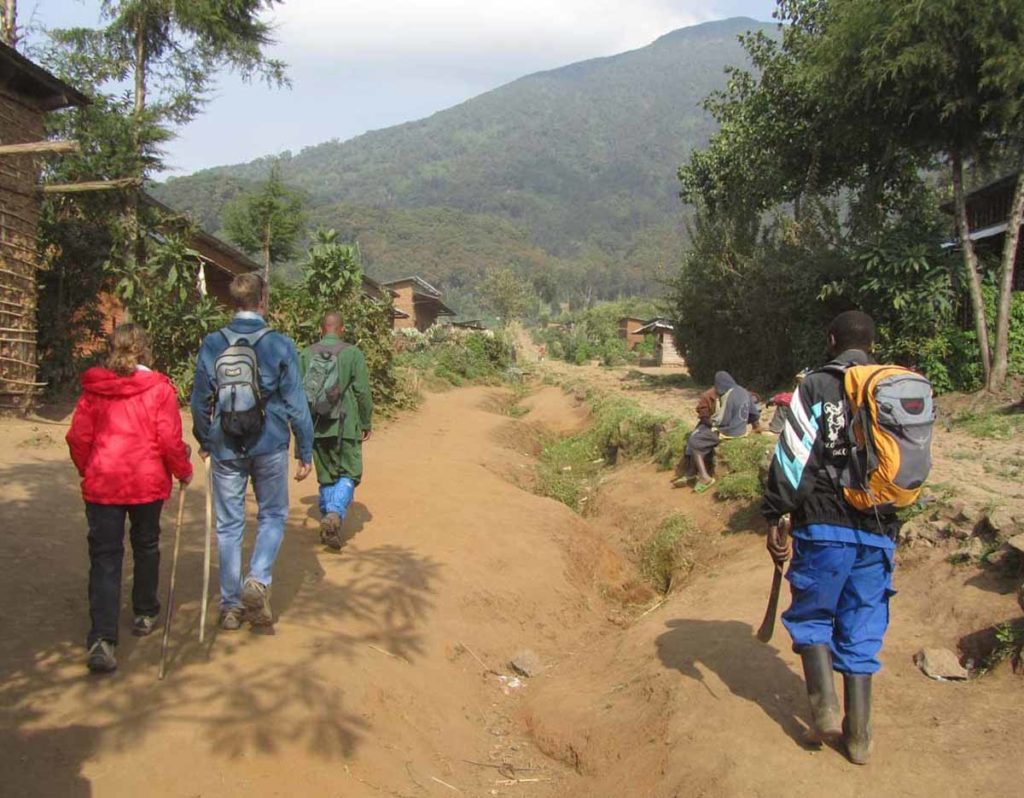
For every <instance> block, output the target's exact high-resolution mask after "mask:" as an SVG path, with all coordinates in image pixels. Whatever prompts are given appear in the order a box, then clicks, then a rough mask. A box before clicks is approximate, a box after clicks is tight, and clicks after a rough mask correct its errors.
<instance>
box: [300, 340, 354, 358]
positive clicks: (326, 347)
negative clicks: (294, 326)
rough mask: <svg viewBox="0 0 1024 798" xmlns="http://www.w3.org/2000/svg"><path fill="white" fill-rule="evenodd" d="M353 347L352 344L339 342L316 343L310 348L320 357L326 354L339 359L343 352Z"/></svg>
mask: <svg viewBox="0 0 1024 798" xmlns="http://www.w3.org/2000/svg"><path fill="white" fill-rule="evenodd" d="M351 345H352V344H348V343H345V342H344V341H339V342H338V343H336V344H324V343H316V344H313V345H312V346H311V347H310V349H312V350H313V352H314V353H316V354H318V355H319V354H325V355H334V356H335V357H337V356H338V355H340V354H341V353H342V352H344V351H345V350H346V349H348V348H349V347H350V346H351Z"/></svg>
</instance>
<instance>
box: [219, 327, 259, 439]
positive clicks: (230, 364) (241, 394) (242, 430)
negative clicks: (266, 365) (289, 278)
mask: <svg viewBox="0 0 1024 798" xmlns="http://www.w3.org/2000/svg"><path fill="white" fill-rule="evenodd" d="M269 332H270V328H269V327H264V328H263V329H262V330H257V331H256V332H253V333H237V332H235V331H234V330H230V329H227V328H225V329H223V330H221V331H220V333H221V335H223V336H224V338H225V339H226V340H227V342H228V348H227V349H225V350H224V351H223V352H221V353H220V354H219V355H218V356H217V359H216V360H215V361H214V364H213V375H214V376H213V380H214V385H215V386H216V389H217V395H216V407H217V411H218V414H219V415H220V428H221V430H222V431H223V432H224V435H225V437H227V438H228V440H229V441H232V442H233V443H235V444H236V445H237V446H239V447H241V448H242V449H245V448H246V446H247V445H248V443H250V442H251V441H253V440H255V439H256V438H258V437H259V435H260V433H261V432H262V431H263V397H262V396H261V395H260V367H259V360H258V359H257V357H256V345H257V344H258V343H259V342H260V340H261V339H262V338H263V336H265V335H266V334H267V333H269Z"/></svg>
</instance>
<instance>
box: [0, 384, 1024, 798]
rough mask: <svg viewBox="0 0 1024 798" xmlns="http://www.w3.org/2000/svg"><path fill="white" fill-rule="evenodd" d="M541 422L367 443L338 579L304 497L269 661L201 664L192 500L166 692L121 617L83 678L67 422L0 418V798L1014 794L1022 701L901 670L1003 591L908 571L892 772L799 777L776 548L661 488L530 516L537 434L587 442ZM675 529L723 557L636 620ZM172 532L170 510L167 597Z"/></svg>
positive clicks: (260, 640)
mask: <svg viewBox="0 0 1024 798" xmlns="http://www.w3.org/2000/svg"><path fill="white" fill-rule="evenodd" d="M654 387H656V388H657V387H663V386H658V385H655V386H654ZM691 400H692V396H690V395H686V396H683V397H682V398H681V401H683V402H684V403H685V404H686V405H687V406H688V405H690V404H692V401H691ZM658 401H664V397H661V398H659V400H658ZM524 405H525V406H527V407H529V408H530V412H529V413H528V414H527V415H526V416H525V417H524V418H523V419H522V420H518V421H516V420H513V419H511V418H509V417H507V416H503V415H501V414H500V413H498V412H496V411H497V410H498V409H499V408H501V407H502V406H503V403H502V401H501V398H500V395H499V392H497V391H496V390H495V389H487V388H467V389H460V390H457V391H452V392H449V393H446V394H441V395H436V396H431V397H429V398H428V400H427V402H426V404H425V405H424V407H423V408H422V409H421V410H420V411H419V412H417V413H415V414H412V415H410V416H408V417H405V418H402V419H400V420H399V421H398V422H397V423H395V424H393V425H391V426H390V427H388V428H387V429H384V430H382V431H380V432H378V433H377V435H376V436H375V437H374V439H373V440H372V442H371V443H370V444H368V446H367V449H366V460H367V481H366V483H365V485H364V486H362V487H361V488H360V490H359V491H358V493H357V495H356V505H355V506H354V509H353V513H352V515H351V517H350V519H349V521H348V524H347V527H346V529H347V533H348V535H349V541H348V543H347V545H346V546H345V548H344V550H343V551H342V552H341V553H340V554H335V553H331V552H328V551H326V550H324V549H323V548H322V547H321V546H320V545H318V544H317V542H316V534H315V529H316V519H315V499H314V492H315V485H314V484H312V483H303V484H301V485H297V486H296V487H295V488H294V489H293V497H292V514H291V516H290V518H289V526H288V534H287V537H286V540H285V544H284V547H283V550H282V553H281V556H280V559H279V561H278V567H277V570H276V573H275V582H274V592H273V602H274V609H275V611H276V612H277V613H278V614H279V621H278V623H277V625H276V629H275V632H276V633H275V634H274V635H273V636H266V635H255V634H252V633H250V632H249V631H244V632H241V633H233V634H232V633H221V632H217V631H214V633H213V634H212V635H211V636H210V638H209V639H208V640H207V643H206V644H205V645H204V646H200V645H199V643H198V641H197V638H196V630H197V625H198V606H199V592H200V585H201V563H202V529H203V522H202V513H203V496H202V488H201V486H200V485H198V484H197V486H196V487H195V488H193V489H190V491H189V493H188V496H187V513H186V519H185V525H184V529H183V536H184V537H183V540H184V544H183V555H182V561H181V566H180V570H179V575H178V603H177V615H176V617H175V621H174V625H173V632H172V636H171V661H170V672H169V675H168V677H167V679H166V680H165V681H163V682H158V681H157V680H156V669H157V662H158V659H159V648H160V641H159V636H158V635H154V636H153V637H150V638H146V639H143V640H136V639H134V638H131V637H130V636H129V635H128V634H127V624H128V622H129V616H128V611H127V610H125V612H124V616H123V617H124V627H125V635H124V637H123V638H122V645H121V646H120V647H119V651H118V656H119V659H120V661H121V668H120V670H119V671H118V673H117V674H116V675H115V676H113V677H109V678H96V677H90V676H89V675H87V673H86V672H85V669H84V667H83V665H82V659H83V657H84V648H83V646H82V642H83V638H84V635H85V631H86V623H87V608H86V602H85V588H86V566H87V557H86V546H85V531H84V515H83V511H82V504H81V499H80V496H79V493H78V487H77V479H76V475H75V474H74V471H73V468H72V467H71V465H70V464H69V462H68V459H67V455H66V450H65V448H64V446H63V443H62V437H63V434H64V431H65V429H66V420H64V419H54V420H53V421H52V423H46V424H44V423H40V422H28V421H9V420H5V421H2V422H0V491H2V501H0V529H2V530H3V534H2V536H0V608H2V611H0V629H2V630H3V634H2V635H0V773H2V774H3V777H2V779H0V794H2V795H11V796H103V797H104V798H105V797H106V796H135V795H151V796H161V797H162V796H214V795H216V796H233V795H246V796H253V795H258V796H264V795H266V796H274V795H280V796H291V795H304V796H341V795H344V796H364V795H366V796H375V795H396V796H433V795H437V796H442V795H458V794H463V795H473V796H488V795H523V796H530V797H531V798H534V797H537V798H548V796H590V795H594V796H605V795H606V796H718V795H721V796H747V795H763V796H772V795H784V794H786V795H797V796H800V795H807V796H810V795H819V794H833V795H837V796H859V795H883V794H884V795H914V796H917V795H920V796H925V795H931V796H934V795H981V794H990V793H995V794H1001V795H1015V794H1020V767H1019V765H1020V762H1021V761H1024V735H1021V731H1022V728H1024V726H1022V723H1021V720H1020V711H1019V707H1020V681H1019V678H1018V677H1014V676H1012V675H1010V674H1006V673H1001V674H997V675H996V676H994V677H990V678H987V679H985V680H983V681H980V682H976V683H970V684H951V683H937V682H931V681H928V680H927V679H925V678H924V677H923V676H921V675H920V674H919V673H918V672H917V671H916V669H915V668H914V667H913V665H912V663H911V662H910V658H911V656H912V654H913V652H914V651H915V650H916V649H917V648H919V647H920V646H921V645H923V644H928V645H933V644H939V645H954V644H955V643H956V641H957V640H958V639H959V637H960V636H961V635H963V634H967V633H969V632H971V631H974V630H976V629H980V628H983V627H984V626H987V625H990V624H992V623H994V622H997V621H1002V620H1005V619H1007V618H1010V617H1017V616H1019V614H1020V612H1019V609H1018V608H1017V606H1016V602H1015V600H1014V598H1013V596H1012V595H1010V594H1009V592H1007V587H1006V585H1005V584H1004V583H1003V582H1000V581H999V580H996V579H994V578H990V577H989V576H987V575H986V574H984V573H979V572H977V571H976V570H975V569H964V568H955V567H953V566H950V565H948V564H946V563H945V562H944V561H942V559H941V558H940V557H939V556H938V554H936V555H935V556H934V557H931V558H929V557H918V558H916V559H915V560H914V562H913V563H912V564H909V565H907V566H906V567H905V568H904V569H903V570H902V571H901V574H900V581H899V584H898V587H899V588H900V589H901V593H900V595H899V597H898V598H897V599H896V601H895V602H894V604H893V613H894V617H893V628H892V632H891V634H890V636H889V639H888V641H887V646H886V649H885V652H884V661H885V667H886V670H885V671H884V676H883V677H882V678H880V679H879V680H878V691H877V692H878V698H877V713H876V717H877V719H876V732H877V738H878V750H877V753H876V757H875V761H874V762H873V763H872V764H871V765H870V766H868V767H867V768H859V769H858V768H855V767H853V766H851V765H848V764H847V763H846V762H845V760H843V759H842V758H841V757H840V756H839V755H838V754H837V753H835V752H832V751H822V752H808V751H806V750H805V749H804V748H803V747H802V746H801V745H800V744H799V738H800V735H801V732H802V729H803V727H804V726H805V724H806V720H807V713H806V709H805V699H804V696H803V692H802V683H801V680H800V678H799V676H798V673H799V668H798V663H797V660H796V658H795V656H794V655H793V654H792V653H790V652H789V650H788V640H787V638H786V636H785V633H784V631H783V630H782V629H781V627H780V628H779V630H778V631H777V635H776V639H775V640H774V641H773V643H772V644H771V645H769V646H764V645H762V644H759V643H757V642H756V641H755V640H754V639H753V636H752V627H755V626H756V625H757V624H758V623H759V621H760V617H761V614H762V612H763V602H764V598H765V592H766V591H767V586H768V581H769V580H770V566H769V565H768V564H767V561H766V558H765V555H764V553H763V548H762V546H763V541H762V539H761V538H760V537H759V536H758V535H756V534H751V533H749V532H747V531H744V530H742V529H739V531H738V532H733V533H726V534H722V530H724V529H727V528H728V527H730V525H731V526H732V527H733V528H734V529H735V528H737V523H736V522H735V518H734V508H730V507H728V506H725V505H719V504H716V503H715V502H714V501H713V500H712V499H711V498H710V497H706V496H705V497H694V496H692V494H690V493H689V492H688V491H672V490H671V489H670V488H669V487H668V485H667V479H666V477H665V474H663V473H657V472H655V471H654V469H653V467H650V466H628V467H626V468H622V469H619V470H617V471H616V472H615V473H614V474H613V475H611V477H610V479H609V482H608V484H607V485H606V486H605V488H603V489H602V492H601V493H600V494H599V496H600V501H599V507H600V509H599V512H598V515H597V516H596V517H595V518H593V519H586V520H585V519H581V518H580V517H578V516H576V515H574V514H573V513H572V512H570V511H569V510H568V509H567V508H565V507H563V506H562V505H560V504H558V503H556V502H554V501H551V500H548V499H544V498H540V497H537V496H534V495H532V494H530V493H528V492H526V491H524V490H523V489H522V488H521V487H519V485H520V484H523V483H524V481H527V482H528V478H527V475H528V474H529V472H530V470H531V467H532V463H533V459H532V458H533V455H534V454H535V451H534V448H533V447H534V444H533V443H532V440H533V436H532V433H531V430H532V429H533V428H535V427H538V426H540V427H543V428H545V429H549V430H555V431H561V432H565V431H570V430H572V429H575V428H578V427H579V426H580V425H582V424H584V423H585V413H584V411H583V410H582V408H580V407H578V406H576V405H575V403H573V402H572V400H571V399H570V398H568V397H566V396H565V395H564V394H563V393H562V392H561V391H560V390H558V389H556V388H550V387H548V388H543V389H541V390H540V391H539V392H538V393H537V394H535V395H534V396H532V397H530V398H529V399H527V400H526V401H525V402H524ZM199 473H200V474H201V471H200V472H199ZM521 477H522V478H521ZM197 482H201V480H198V481H197ZM676 511H683V512H686V513H688V514H690V515H691V516H692V517H693V518H694V519H695V520H696V521H697V523H698V524H699V526H700V528H701V529H702V530H703V529H706V530H707V535H708V539H709V546H710V549H709V551H708V555H707V557H706V558H704V561H703V563H702V565H701V567H700V568H698V569H696V571H695V572H694V574H693V575H692V576H691V577H690V578H689V579H688V580H687V581H686V583H685V584H683V585H680V586H679V587H678V588H677V591H676V592H675V593H674V594H673V596H672V597H671V598H670V599H669V601H667V602H666V603H664V604H663V605H661V606H659V607H657V608H656V609H654V610H653V611H652V612H650V613H649V614H647V615H645V616H643V617H641V618H639V620H636V621H630V620H627V621H624V620H623V616H622V613H621V612H617V611H615V608H614V607H613V606H611V603H610V602H609V600H608V599H607V598H606V596H607V595H608V587H609V586H610V585H613V583H614V582H615V580H618V579H622V580H624V579H627V578H629V577H630V568H631V566H630V564H629V562H628V557H627V556H626V555H627V554H628V552H627V551H626V550H625V543H624V541H625V540H626V537H627V536H626V535H625V534H624V531H623V530H624V527H626V526H628V525H629V524H631V523H634V522H638V521H643V522H644V523H648V522H653V521H656V520H657V518H658V517H663V516H664V515H667V514H669V513H671V512H676ZM172 525H173V512H172V511H171V510H170V509H169V510H168V511H167V512H166V513H165V518H164V538H163V539H164V545H163V548H164V552H165V560H164V563H163V573H164V577H165V581H164V583H163V584H164V586H166V575H167V573H169V566H170V562H169V559H170V558H169V552H170V544H171V536H172V532H173V528H172ZM126 578H127V575H126ZM215 579H216V573H215ZM125 595H126V596H127V593H126V594H125ZM213 603H214V604H215V601H214V602H213ZM210 617H211V620H212V619H213V617H214V610H213V609H211V616H210ZM522 648H531V649H533V650H534V651H535V652H536V653H537V654H538V655H539V657H540V661H541V663H542V671H541V673H540V674H539V675H537V676H536V677H534V678H533V679H530V680H528V681H526V683H525V686H522V687H513V688H510V687H509V686H508V684H507V683H505V682H504V681H503V680H502V679H500V678H499V676H503V677H505V678H506V680H507V678H508V676H509V675H510V671H509V669H508V667H507V665H506V663H507V662H508V660H509V659H510V658H511V657H512V656H513V655H514V654H516V652H517V651H519V650H520V649H522ZM508 765H511V766H512V769H509V767H508ZM517 779H519V781H518V783H516V780H517Z"/></svg>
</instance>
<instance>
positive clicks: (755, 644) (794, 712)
mask: <svg viewBox="0 0 1024 798" xmlns="http://www.w3.org/2000/svg"><path fill="white" fill-rule="evenodd" d="M665 625H666V626H667V627H668V628H669V631H668V632H665V633H664V634H662V635H661V636H660V637H658V640H657V642H656V646H657V649H658V656H659V658H660V659H661V662H662V664H663V665H664V666H665V667H666V668H669V669H672V670H677V671H679V672H680V673H681V674H682V675H683V676H685V677H687V678H689V679H693V680H695V681H697V682H700V683H701V684H703V685H704V686H705V687H706V688H707V689H708V690H709V691H711V687H710V686H708V685H707V683H706V682H705V681H704V675H703V674H702V673H701V669H700V667H699V666H703V667H704V668H707V669H708V670H711V671H713V672H714V673H715V674H716V675H717V676H718V678H719V679H721V680H722V682H724V683H725V685H726V687H728V688H729V691H730V692H731V693H732V694H733V695H735V696H738V697H739V698H743V699H746V700H747V701H750V702H752V703H754V704H757V705H758V706H759V707H760V708H761V710H762V711H763V712H764V713H765V714H766V715H767V716H768V717H769V718H771V719H772V720H773V721H775V722H776V723H777V724H779V726H781V727H782V729H783V731H785V732H786V734H788V735H789V736H790V737H791V738H792V739H793V740H795V741H796V742H797V743H798V744H800V745H801V746H803V745H805V732H806V729H807V728H808V724H809V716H808V715H805V714H804V713H805V711H806V709H805V705H806V703H807V700H806V693H805V691H804V684H803V681H802V680H801V679H800V677H799V676H797V675H796V674H795V673H793V671H792V670H790V668H789V666H788V665H787V664H786V663H785V662H784V661H783V660H782V658H781V657H779V654H778V652H777V651H776V650H775V649H774V648H772V647H771V646H767V645H765V644H764V643H761V642H760V641H758V640H757V638H755V637H754V630H753V628H752V627H751V626H750V625H749V624H746V623H742V622H740V621H701V620H694V619H677V620H672V621H669V622H668V623H666V624H665ZM712 694H713V691H712ZM798 708H799V709H798Z"/></svg>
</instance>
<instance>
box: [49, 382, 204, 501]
mask: <svg viewBox="0 0 1024 798" xmlns="http://www.w3.org/2000/svg"><path fill="white" fill-rule="evenodd" d="M67 442H68V448H70V449H71V459H72V460H74V461H75V467H76V468H78V473H79V474H80V475H81V477H82V497H83V498H84V499H85V500H86V501H87V502H92V503H93V504H148V503H149V502H155V501H157V500H158V499H167V498H169V497H170V495H171V475H174V476H175V477H177V478H178V479H188V478H189V477H191V476H192V463H190V462H189V455H188V448H187V447H186V446H185V442H184V441H183V440H182V439H181V415H180V414H179V413H178V401H177V396H176V394H175V391H174V387H173V386H172V385H171V381H170V380H169V379H167V377H165V376H164V375H163V374H160V373H158V372H155V371H137V372H135V373H134V374H132V376H130V377H120V376H118V375H117V374H115V373H114V372H112V371H109V370H108V369H103V368H92V369H89V370H88V371H86V372H85V374H83V375H82V396H81V398H80V399H79V400H78V406H77V407H76V408H75V415H74V418H72V420H71V429H70V430H68V434H67Z"/></svg>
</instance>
